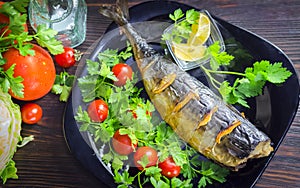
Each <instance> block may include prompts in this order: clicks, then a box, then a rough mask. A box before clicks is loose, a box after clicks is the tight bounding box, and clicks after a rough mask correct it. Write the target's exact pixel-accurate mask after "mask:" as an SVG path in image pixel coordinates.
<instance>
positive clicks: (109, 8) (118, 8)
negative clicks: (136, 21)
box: [99, 0, 129, 26]
mask: <svg viewBox="0 0 300 188" xmlns="http://www.w3.org/2000/svg"><path fill="white" fill-rule="evenodd" d="M99 13H100V14H102V15H104V16H106V17H109V18H111V19H112V20H114V21H115V22H116V23H117V24H118V25H120V26H123V25H126V24H127V23H128V19H129V12H128V0H117V1H116V4H114V5H103V6H101V7H100V9H99Z"/></svg>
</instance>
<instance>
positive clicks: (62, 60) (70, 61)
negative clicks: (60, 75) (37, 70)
mask: <svg viewBox="0 0 300 188" xmlns="http://www.w3.org/2000/svg"><path fill="white" fill-rule="evenodd" d="M75 54H76V52H75V50H74V49H73V48H70V47H64V52H63V53H61V54H58V55H55V56H54V59H55V62H56V63H57V64H58V65H59V66H61V67H63V68H69V67H72V66H73V65H74V64H75V63H76V58H75Z"/></svg>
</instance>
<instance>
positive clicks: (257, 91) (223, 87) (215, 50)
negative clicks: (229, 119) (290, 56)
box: [201, 42, 292, 108]
mask: <svg viewBox="0 0 300 188" xmlns="http://www.w3.org/2000/svg"><path fill="white" fill-rule="evenodd" d="M208 49H209V52H210V54H211V60H210V69H209V68H205V67H204V66H201V68H202V70H203V71H204V72H205V73H206V75H207V76H208V78H209V79H210V82H211V83H212V85H213V86H214V87H215V88H217V89H218V91H219V92H220V94H221V95H222V97H223V99H224V100H225V101H226V102H227V103H229V104H240V105H242V106H245V107H248V108H249V105H248V104H247V101H246V99H247V98H249V97H255V96H258V95H261V94H262V92H263V87H264V86H265V84H266V82H270V83H273V84H281V83H283V82H285V81H286V79H288V78H289V77H290V76H291V75H292V73H291V72H290V71H288V70H287V69H286V68H284V67H283V66H282V63H278V62H276V63H274V64H271V63H270V62H269V61H266V60H262V61H257V62H255V63H254V64H253V67H248V68H246V69H245V71H244V72H243V73H241V72H234V71H226V70H220V67H221V66H223V65H225V66H226V65H229V64H230V61H231V60H232V59H233V56H231V55H229V54H227V52H221V53H220V52H219V51H220V46H219V43H218V42H216V43H215V44H213V45H211V46H210V47H209V48H208ZM212 74H217V75H235V76H238V78H237V79H236V80H235V81H234V82H233V84H232V85H231V84H230V83H229V82H228V81H227V80H225V81H223V82H220V81H218V80H217V79H215V78H214V77H213V76H212Z"/></svg>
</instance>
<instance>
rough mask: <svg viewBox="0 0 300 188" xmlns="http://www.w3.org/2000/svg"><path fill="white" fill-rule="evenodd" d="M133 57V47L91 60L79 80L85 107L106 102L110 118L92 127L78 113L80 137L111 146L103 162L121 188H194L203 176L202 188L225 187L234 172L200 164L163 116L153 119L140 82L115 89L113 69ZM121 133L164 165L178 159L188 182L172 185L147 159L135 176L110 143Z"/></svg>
mask: <svg viewBox="0 0 300 188" xmlns="http://www.w3.org/2000/svg"><path fill="white" fill-rule="evenodd" d="M130 51H131V47H130V46H128V47H127V48H126V50H124V51H121V52H118V50H111V49H107V50H105V51H104V52H102V53H100V54H99V55H98V60H99V62H101V63H99V62H95V61H91V60H87V75H85V76H84V77H82V78H79V79H78V85H79V88H80V89H81V92H82V96H83V101H84V102H86V103H88V102H90V101H92V100H94V99H96V98H101V99H103V100H105V101H106V102H107V103H108V105H109V116H108V118H107V119H106V120H105V121H104V122H102V123H96V122H93V121H91V119H90V117H89V115H88V113H87V111H86V110H84V109H83V107H81V106H79V107H78V111H77V114H76V116H75V119H76V121H77V122H78V123H79V124H80V131H88V132H89V133H90V134H91V135H92V136H93V139H94V141H95V142H96V143H98V142H99V141H101V142H100V143H104V144H105V145H106V148H107V149H106V150H105V151H106V152H105V153H104V154H103V156H102V160H103V161H104V162H105V163H106V164H110V165H111V167H112V169H113V170H112V172H113V173H114V180H115V182H116V183H117V184H118V187H119V188H122V187H124V188H125V187H128V186H129V185H131V184H137V185H138V187H140V188H142V187H144V186H145V185H146V184H151V185H152V186H154V187H165V188H170V187H174V188H175V187H180V188H183V187H193V182H192V179H194V178H197V177H199V176H200V177H201V179H200V181H199V182H198V187H205V186H206V184H209V183H213V182H215V181H218V182H224V181H225V177H226V176H227V175H228V172H229V171H228V170H226V169H223V168H221V167H219V166H218V165H211V166H210V164H212V163H211V162H205V163H201V162H199V154H198V152H196V150H194V149H193V148H191V147H190V146H189V145H187V144H186V142H184V141H182V140H181V139H180V138H179V137H178V135H177V134H176V133H175V132H174V131H173V130H172V128H171V127H170V126H168V125H167V124H166V123H165V122H164V121H162V120H161V119H160V118H159V117H158V116H156V115H153V116H150V115H149V113H157V112H154V110H155V109H154V106H153V105H152V103H151V102H150V101H148V100H146V99H144V98H141V97H140V93H141V89H138V88H137V87H136V86H135V84H136V82H137V78H135V77H134V79H133V80H132V81H127V83H126V85H125V86H123V87H116V86H114V85H113V84H112V82H113V81H115V79H116V78H115V76H114V75H113V74H112V72H111V68H112V66H114V65H115V64H116V63H119V62H120V61H122V60H125V59H127V58H129V57H131V56H132V54H131V52H130ZM134 76H135V75H134ZM132 111H134V112H135V113H136V116H137V117H136V118H133V114H132ZM117 130H119V132H120V134H127V135H128V136H129V137H130V138H131V140H132V142H133V143H135V142H136V141H138V145H139V146H150V147H152V148H155V149H156V150H157V151H158V152H159V161H164V160H165V159H166V158H167V157H169V156H172V158H173V159H174V161H175V163H176V164H177V165H179V166H181V174H182V177H180V178H179V177H174V178H172V179H168V178H166V177H164V176H163V175H162V174H161V169H160V168H159V167H158V165H156V166H151V167H146V166H147V164H148V162H149V161H148V158H147V157H146V156H145V157H142V159H141V161H140V164H141V166H143V167H144V168H143V170H142V171H139V172H138V173H136V174H132V173H131V172H130V171H129V166H130V164H129V157H128V156H122V155H119V154H118V153H116V152H115V151H114V150H113V148H112V146H111V142H110V141H111V139H112V137H113V135H114V133H115V132H116V131H117ZM183 148H185V149H183ZM202 165H203V166H202ZM222 169H223V170H222Z"/></svg>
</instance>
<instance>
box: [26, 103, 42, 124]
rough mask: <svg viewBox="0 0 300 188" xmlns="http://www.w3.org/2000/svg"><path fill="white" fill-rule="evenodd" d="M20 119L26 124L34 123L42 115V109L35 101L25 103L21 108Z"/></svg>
mask: <svg viewBox="0 0 300 188" xmlns="http://www.w3.org/2000/svg"><path fill="white" fill-rule="evenodd" d="M21 115H22V121H23V122H24V123H27V124H35V123H37V122H38V121H40V119H41V118H42V116H43V110H42V108H41V106H40V105H38V104H36V103H27V104H25V105H24V106H22V108H21Z"/></svg>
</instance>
